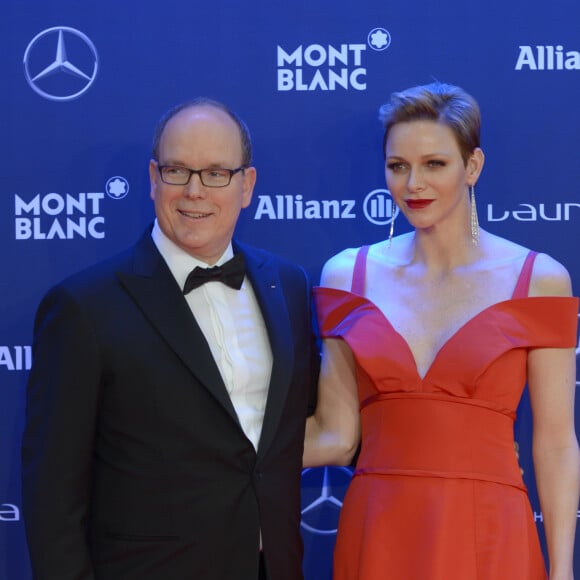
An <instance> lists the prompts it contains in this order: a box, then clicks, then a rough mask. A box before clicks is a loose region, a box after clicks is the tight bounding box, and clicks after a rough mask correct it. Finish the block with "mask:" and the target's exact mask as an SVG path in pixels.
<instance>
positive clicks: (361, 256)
mask: <svg viewBox="0 0 580 580" xmlns="http://www.w3.org/2000/svg"><path fill="white" fill-rule="evenodd" d="M368 252H369V247H368V246H362V247H361V248H359V250H358V252H357V255H356V259H355V262H354V269H353V272H352V284H351V287H350V291H351V292H352V293H353V294H357V295H358V296H364V293H365V278H366V272H367V254H368Z"/></svg>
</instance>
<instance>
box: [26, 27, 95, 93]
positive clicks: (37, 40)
mask: <svg viewBox="0 0 580 580" xmlns="http://www.w3.org/2000/svg"><path fill="white" fill-rule="evenodd" d="M69 58H70V59H71V60H69ZM98 70H99V55H98V54H97V50H96V48H95V45H94V44H93V43H92V41H91V39H90V38H89V37H88V36H87V35H86V34H84V33H82V32H81V31H80V30H76V29H75V28H70V27H68V26H54V27H53V28H47V29H46V30H43V31H42V32H40V33H39V34H37V35H36V36H35V37H34V38H33V39H32V40H31V41H30V43H29V44H28V46H27V47H26V51H25V52H24V75H25V77H26V80H27V82H28V84H29V85H30V88H31V89H32V90H33V91H35V92H37V93H38V94H39V95H40V96H41V97H44V98H45V99H49V100H51V101H71V100H73V99H76V98H78V97H80V96H81V95H82V94H83V93H85V92H86V91H87V90H88V89H89V87H90V86H91V85H92V84H93V83H94V81H95V79H96V77H97V72H98Z"/></svg>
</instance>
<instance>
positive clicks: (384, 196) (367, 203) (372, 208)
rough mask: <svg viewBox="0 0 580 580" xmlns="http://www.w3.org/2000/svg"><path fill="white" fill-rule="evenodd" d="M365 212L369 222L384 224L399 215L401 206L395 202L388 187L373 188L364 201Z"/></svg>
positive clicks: (378, 224)
mask: <svg viewBox="0 0 580 580" xmlns="http://www.w3.org/2000/svg"><path fill="white" fill-rule="evenodd" d="M363 212H364V214H365V217H366V218H367V220H369V222H371V223H372V224H375V225H377V226H384V225H387V224H390V223H391V222H392V221H393V220H394V219H395V218H396V217H397V216H398V215H399V208H398V207H397V206H396V204H395V203H393V198H392V197H391V192H390V191H389V190H388V189H373V191H371V192H370V193H368V194H367V196H366V197H365V199H364V201H363Z"/></svg>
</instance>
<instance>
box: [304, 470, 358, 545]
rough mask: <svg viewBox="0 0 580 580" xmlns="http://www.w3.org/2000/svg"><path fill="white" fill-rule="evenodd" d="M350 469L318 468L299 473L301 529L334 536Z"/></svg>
mask: <svg viewBox="0 0 580 580" xmlns="http://www.w3.org/2000/svg"><path fill="white" fill-rule="evenodd" d="M351 477H352V469H350V468H348V467H323V468H320V467H317V468H310V469H305V470H304V471H303V472H302V521H301V522H300V525H301V526H302V527H303V528H304V529H305V530H307V531H308V532H311V533H313V534H319V535H330V534H336V531H337V529H338V517H339V515H340V509H341V508H342V500H343V498H344V494H345V493H346V490H347V488H348V486H349V484H350V480H351Z"/></svg>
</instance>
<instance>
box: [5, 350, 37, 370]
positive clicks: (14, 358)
mask: <svg viewBox="0 0 580 580" xmlns="http://www.w3.org/2000/svg"><path fill="white" fill-rule="evenodd" d="M31 367H32V347H31V346H2V345H0V370H2V369H4V370H7V371H29V370H30V369H31Z"/></svg>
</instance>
